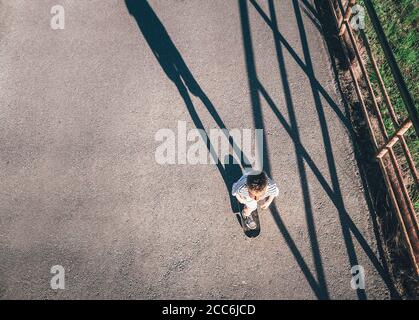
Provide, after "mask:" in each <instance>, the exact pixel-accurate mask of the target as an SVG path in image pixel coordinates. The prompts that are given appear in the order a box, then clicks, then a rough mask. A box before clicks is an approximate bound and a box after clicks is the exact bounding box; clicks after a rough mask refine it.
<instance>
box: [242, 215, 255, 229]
mask: <svg viewBox="0 0 419 320" xmlns="http://www.w3.org/2000/svg"><path fill="white" fill-rule="evenodd" d="M243 220H244V223H246V226H247V227H248V228H249V229H251V230H254V229H256V227H257V224H256V222H255V220H254V219H253V217H252V215H250V216H248V217H246V216H244V215H243Z"/></svg>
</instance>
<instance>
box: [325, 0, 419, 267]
mask: <svg viewBox="0 0 419 320" xmlns="http://www.w3.org/2000/svg"><path fill="white" fill-rule="evenodd" d="M328 1H329V5H330V6H331V8H330V9H331V11H332V12H333V13H334V18H335V22H336V28H337V32H338V34H339V36H340V38H341V40H342V43H343V47H344V54H345V58H346V60H347V63H348V66H349V72H350V74H351V78H352V81H353V85H354V87H355V91H356V95H357V98H358V100H359V103H360V106H361V109H362V113H363V115H364V117H365V121H366V124H367V126H368V131H369V135H370V138H371V141H372V143H373V145H374V148H375V152H376V158H377V160H378V162H379V165H380V168H381V172H382V174H383V177H384V181H385V183H386V186H387V190H388V194H389V196H390V199H391V203H392V206H393V209H394V211H395V213H396V215H397V217H398V220H399V222H400V227H401V230H402V233H403V236H404V240H405V243H406V247H407V249H408V252H409V256H410V258H411V260H412V264H413V266H414V269H415V271H416V274H418V275H419V239H418V234H419V228H418V221H417V217H416V212H415V209H414V206H413V203H412V199H411V197H410V195H409V192H408V188H407V181H406V180H407V178H406V174H404V173H403V171H402V169H401V165H400V159H401V157H404V158H405V159H404V160H405V161H406V163H407V164H408V168H409V170H408V171H410V174H411V177H413V181H414V182H413V183H415V184H416V185H418V184H419V179H418V173H417V170H416V167H415V163H414V161H413V158H412V155H411V152H410V150H409V147H408V144H407V143H406V138H405V134H406V132H407V131H408V130H409V129H411V130H415V131H416V135H417V136H418V133H419V120H418V111H417V109H416V107H415V105H414V102H413V99H412V97H411V95H410V93H409V90H408V89H407V86H406V83H405V81H404V79H403V76H402V74H401V72H400V69H399V67H398V65H397V62H396V60H395V58H394V55H393V52H392V50H391V48H390V45H389V43H388V41H387V38H386V35H385V34H384V32H383V28H382V26H381V24H380V21H379V18H378V16H377V14H376V12H375V9H374V6H373V4H372V3H371V1H370V0H364V1H363V7H365V9H366V12H367V14H368V17H369V21H370V23H371V24H372V26H373V28H374V31H375V33H376V34H377V39H378V41H379V43H380V46H381V48H382V50H383V53H384V56H385V59H386V63H388V65H389V67H390V69H391V73H392V75H393V77H394V81H395V83H396V84H397V88H398V90H399V92H400V96H401V97H402V99H403V102H404V105H405V106H406V109H407V111H408V117H407V119H405V120H404V121H399V120H398V117H397V115H396V113H395V111H394V108H393V105H392V102H391V99H390V96H389V94H388V90H387V88H386V86H385V85H384V81H383V79H382V77H381V74H380V71H379V68H378V66H377V62H376V59H375V57H374V55H373V53H372V50H371V48H370V44H369V41H368V39H367V36H366V34H365V32H364V31H363V30H361V29H358V31H356V32H355V31H354V30H353V28H352V26H351V23H350V21H351V17H352V12H353V11H352V8H353V7H354V6H355V5H356V0H348V1H345V0H342V1H341V0H328ZM361 48H362V49H365V50H360V49H361ZM361 52H365V53H366V56H365V55H363V54H362V53H361ZM351 53H352V54H351ZM364 60H367V61H369V63H370V68H368V69H367V67H366V63H365V61H364ZM359 71H360V72H359ZM369 72H373V73H374V74H375V77H376V79H377V82H378V87H379V89H380V90H379V92H380V93H381V97H382V99H377V96H376V93H375V92H374V89H373V86H372V84H371V81H370V74H369ZM364 88H365V89H366V90H365V89H364ZM381 103H384V104H385V108H386V109H387V111H388V114H389V116H390V118H391V121H392V123H393V125H394V128H395V133H394V134H393V135H391V136H389V135H388V132H387V130H386V127H385V124H384V120H383V114H382V112H381V109H380V106H381ZM396 146H400V148H401V149H402V150H403V152H397V150H395V147H396Z"/></svg>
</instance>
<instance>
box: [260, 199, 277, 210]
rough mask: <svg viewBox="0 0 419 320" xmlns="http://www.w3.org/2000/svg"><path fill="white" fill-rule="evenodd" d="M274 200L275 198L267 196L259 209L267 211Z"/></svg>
mask: <svg viewBox="0 0 419 320" xmlns="http://www.w3.org/2000/svg"><path fill="white" fill-rule="evenodd" d="M274 199H275V196H269V198H268V199H267V200H266V201H265V203H264V204H262V205H261V206H260V207H261V208H262V209H267V208H268V207H269V206H270V205H271V203H272V201H273V200H274Z"/></svg>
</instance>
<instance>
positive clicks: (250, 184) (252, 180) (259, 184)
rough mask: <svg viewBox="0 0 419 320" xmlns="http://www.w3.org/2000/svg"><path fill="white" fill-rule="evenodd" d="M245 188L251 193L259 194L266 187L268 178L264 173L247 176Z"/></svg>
mask: <svg viewBox="0 0 419 320" xmlns="http://www.w3.org/2000/svg"><path fill="white" fill-rule="evenodd" d="M246 184H247V188H248V189H249V190H251V191H256V192H261V191H263V190H265V188H266V186H267V185H268V176H267V175H266V173H265V172H264V171H262V172H261V173H258V174H249V175H248V176H247V183H246Z"/></svg>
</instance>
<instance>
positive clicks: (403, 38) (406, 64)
mask: <svg viewBox="0 0 419 320" xmlns="http://www.w3.org/2000/svg"><path fill="white" fill-rule="evenodd" d="M359 3H360V4H361V5H362V4H363V3H362V1H359ZM372 3H373V4H374V7H375V10H376V12H377V15H378V17H379V19H380V22H381V25H382V27H383V29H384V32H385V34H386V36H387V39H388V41H389V43H390V46H391V48H392V50H393V53H394V56H395V58H396V60H397V63H398V65H399V67H400V70H401V72H402V74H403V76H404V79H405V81H406V84H407V87H408V89H409V91H410V94H411V95H412V98H413V100H414V102H415V106H416V108H417V105H418V104H417V102H418V98H419V63H418V58H419V32H418V22H419V1H417V0H372ZM364 31H365V34H366V36H367V38H368V40H369V43H370V46H371V50H372V52H373V54H374V57H375V58H376V60H377V65H378V67H379V70H380V74H381V76H382V78H383V81H384V84H385V86H386V88H387V90H388V94H389V96H390V99H391V102H392V104H393V107H394V110H395V113H396V115H397V116H398V119H399V121H400V122H402V121H403V120H405V119H406V118H407V116H408V112H407V109H406V107H405V105H404V103H403V100H402V98H401V96H400V93H399V91H398V89H397V85H396V83H395V82H394V79H393V76H392V74H391V71H390V67H389V65H388V64H387V63H386V60H385V57H384V53H383V51H382V49H381V46H380V44H379V42H378V39H377V36H376V34H375V31H374V29H373V26H372V25H371V23H370V20H369V18H368V14H366V19H365V30H364ZM368 67H369V69H370V75H371V81H372V83H373V86H374V90H375V91H376V92H379V89H378V88H379V87H378V84H377V79H376V76H375V74H374V72H373V71H372V67H371V65H369V66H368ZM380 107H381V110H382V111H383V116H384V123H385V125H386V128H387V131H388V133H389V135H391V134H393V133H394V131H395V128H394V126H393V123H392V121H391V118H390V116H389V114H388V112H387V107H386V105H385V102H384V100H383V102H382V103H381V106H380ZM406 141H407V144H408V146H409V149H410V151H411V153H412V156H413V159H414V161H415V164H416V167H417V165H418V163H419V140H418V138H417V136H416V134H415V132H414V129H413V128H411V129H410V130H409V131H408V133H407V134H406ZM409 189H410V192H411V196H412V200H413V203H414V205H415V209H416V210H417V211H419V190H418V188H417V187H416V186H415V185H414V183H413V184H412V185H410V186H409Z"/></svg>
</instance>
